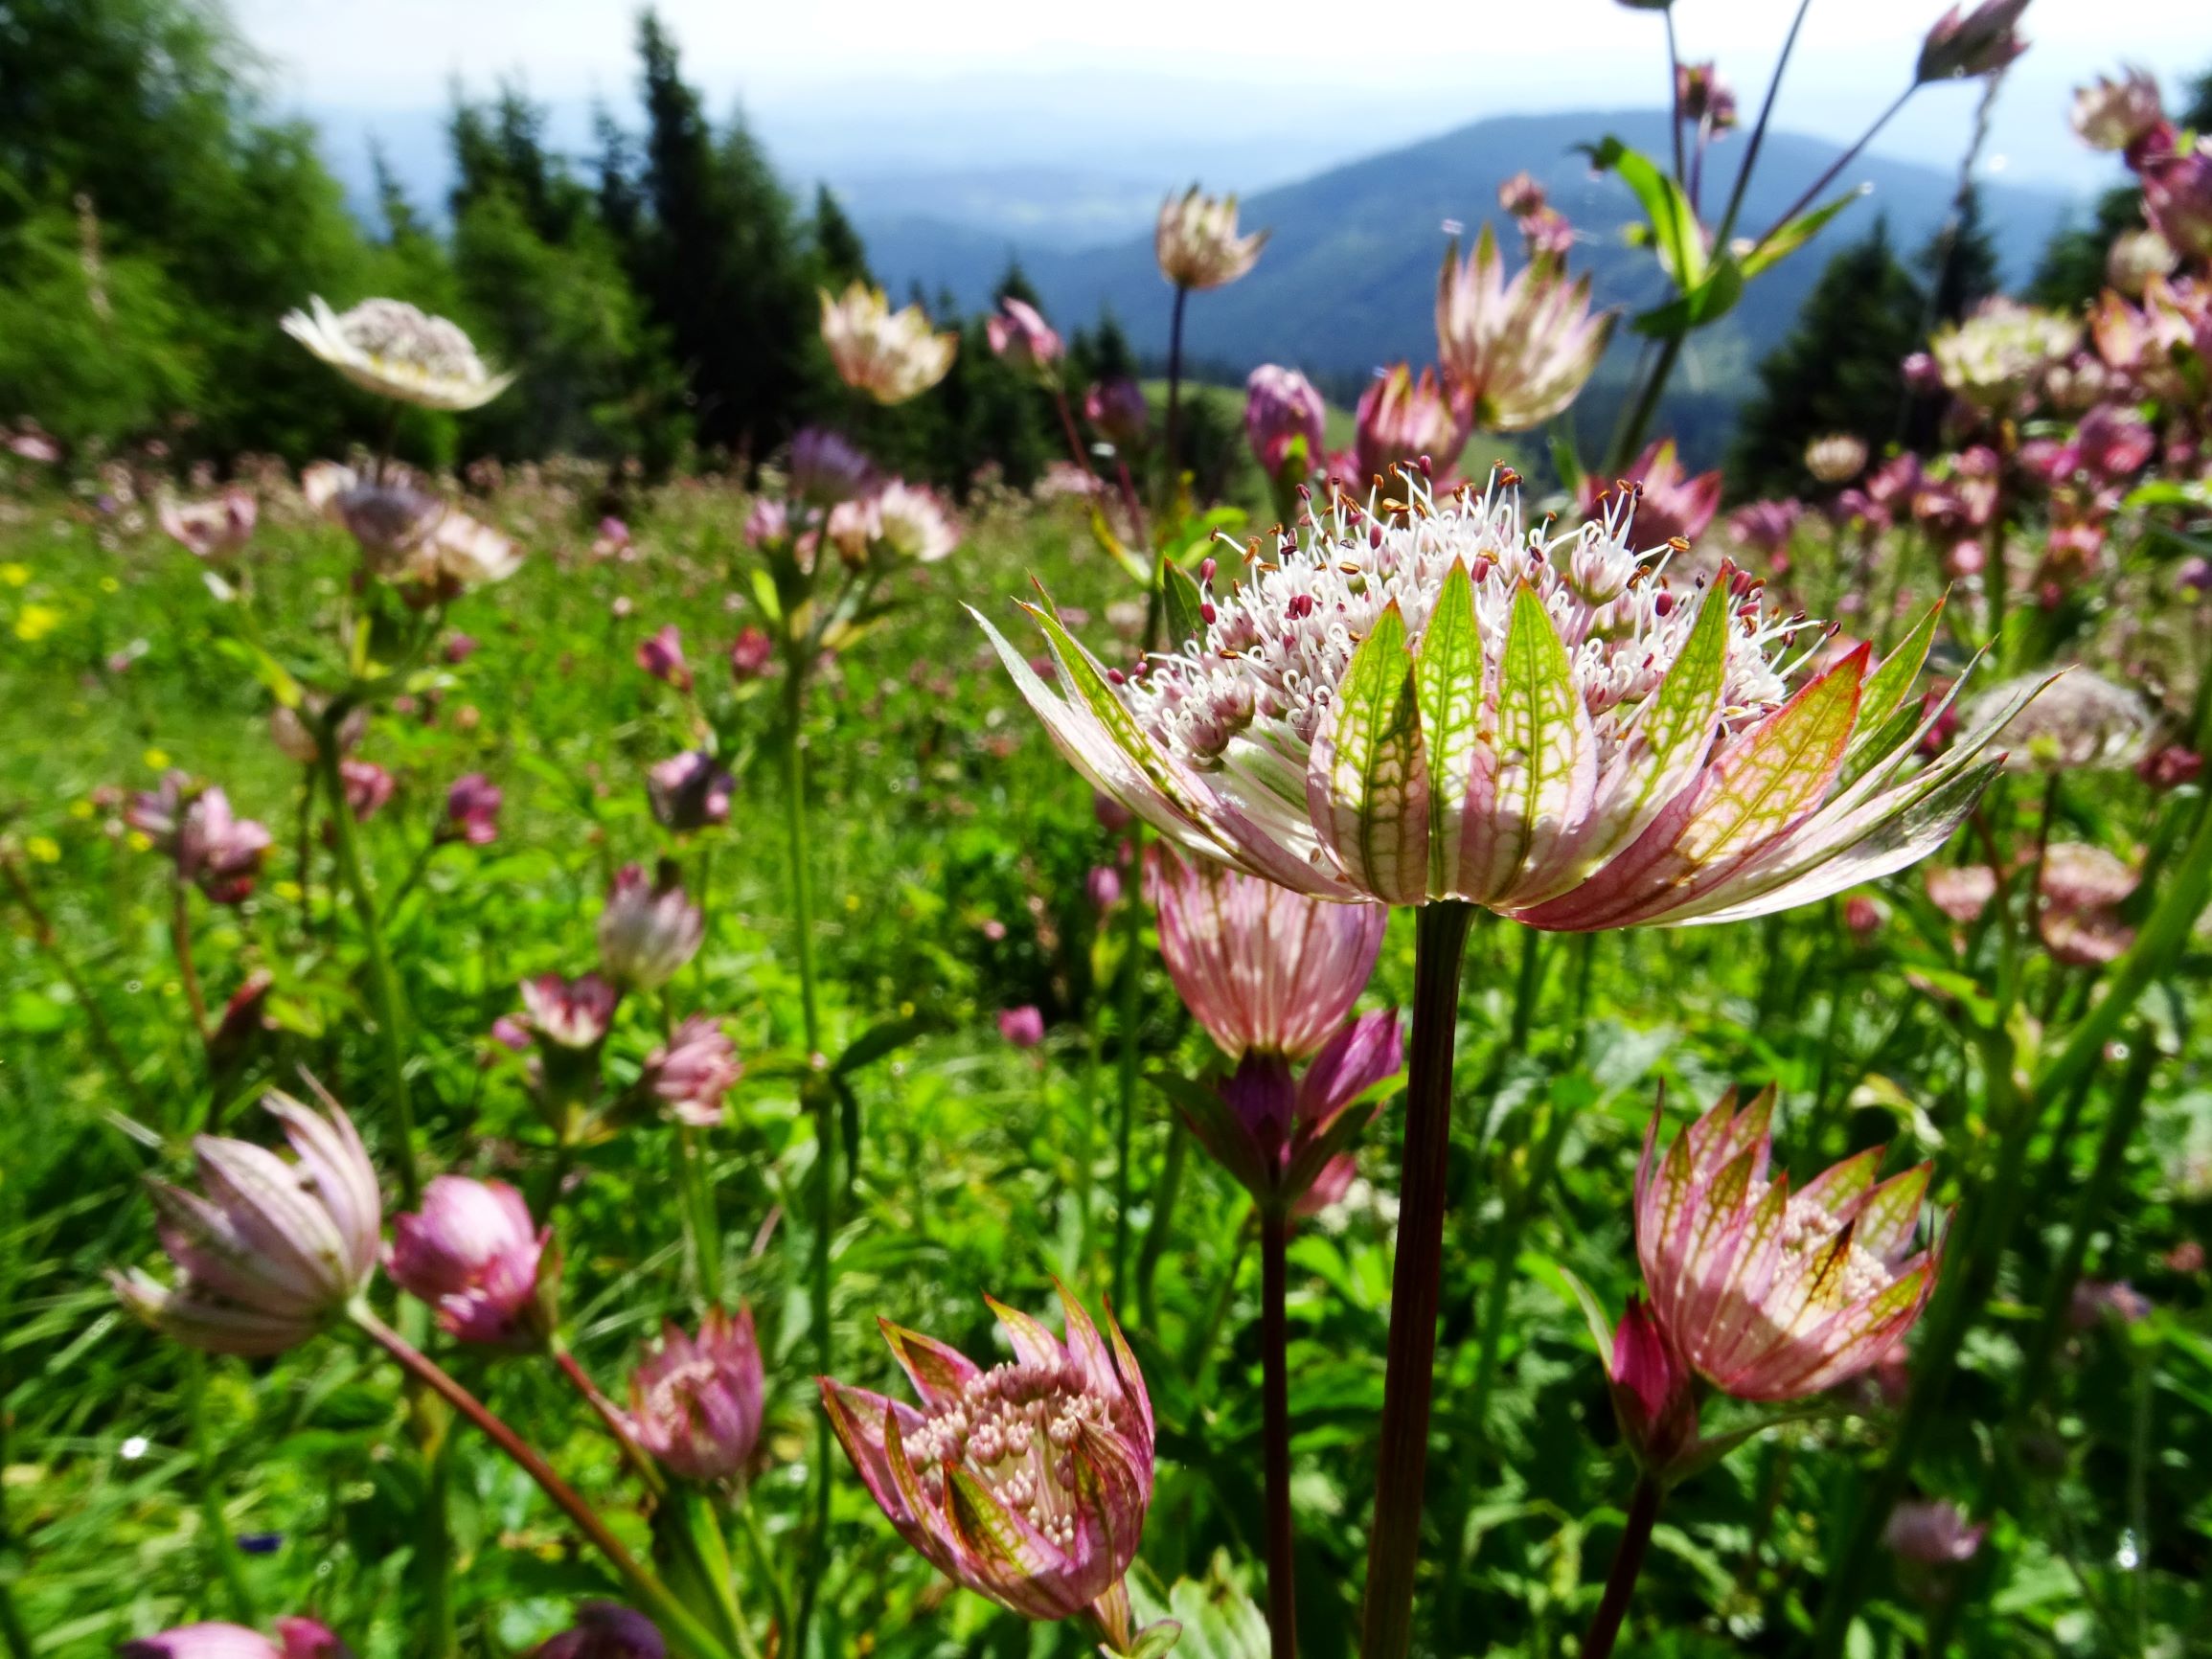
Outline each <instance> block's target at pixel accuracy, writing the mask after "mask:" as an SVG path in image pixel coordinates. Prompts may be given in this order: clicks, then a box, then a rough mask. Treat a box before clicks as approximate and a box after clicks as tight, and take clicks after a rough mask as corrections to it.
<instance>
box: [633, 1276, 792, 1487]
mask: <svg viewBox="0 0 2212 1659" xmlns="http://www.w3.org/2000/svg"><path fill="white" fill-rule="evenodd" d="M765 1394H766V1388H765V1384H764V1379H763V1376H762V1373H761V1346H760V1343H759V1342H758V1340H756V1339H755V1337H754V1335H753V1316H752V1313H751V1311H750V1310H749V1309H745V1308H740V1309H739V1310H738V1313H737V1316H736V1317H735V1318H733V1317H731V1316H730V1315H729V1314H726V1313H724V1312H723V1311H722V1310H721V1309H720V1308H718V1307H710V1308H708V1309H707V1312H706V1317H705V1318H704V1319H702V1320H701V1321H700V1322H699V1333H698V1335H697V1336H696V1338H695V1337H690V1336H686V1335H685V1334H684V1333H683V1332H682V1331H680V1330H678V1329H676V1328H675V1327H674V1326H673V1325H670V1326H666V1327H664V1328H663V1329H662V1332H661V1339H660V1341H659V1343H657V1344H656V1345H655V1346H654V1347H653V1348H651V1349H650V1350H648V1351H647V1353H646V1356H645V1357H644V1358H643V1359H642V1360H640V1361H639V1362H638V1367H637V1370H636V1371H634V1372H632V1373H631V1374H630V1379H629V1399H630V1416H629V1420H630V1428H631V1432H633V1433H634V1434H635V1435H636V1436H637V1441H638V1443H639V1444H640V1445H642V1446H644V1447H645V1449H646V1450H647V1451H649V1452H650V1453H652V1455H653V1459H654V1461H655V1462H656V1463H659V1464H661V1465H663V1466H665V1467H666V1468H667V1469H668V1470H669V1472H670V1473H671V1474H674V1475H678V1476H680V1477H681V1478H683V1479H685V1480H688V1481H698V1482H701V1483H705V1484H712V1483H718V1482H721V1481H728V1480H734V1479H735V1478H736V1477H737V1476H739V1475H741V1474H742V1473H743V1472H744V1468H745V1465H746V1464H748V1463H750V1462H751V1461H752V1456H753V1448H754V1447H755V1446H756V1445H757V1444H759V1443H760V1439H761V1415H762V1411H763V1406H764V1398H765Z"/></svg>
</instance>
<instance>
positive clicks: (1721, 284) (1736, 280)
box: [1630, 253, 1744, 340]
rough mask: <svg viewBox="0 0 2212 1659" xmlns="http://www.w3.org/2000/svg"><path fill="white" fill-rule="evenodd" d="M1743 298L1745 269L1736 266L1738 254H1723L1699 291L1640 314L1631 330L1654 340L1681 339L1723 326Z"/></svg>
mask: <svg viewBox="0 0 2212 1659" xmlns="http://www.w3.org/2000/svg"><path fill="white" fill-rule="evenodd" d="M1743 297H1744V267H1743V266H1742V265H1740V264H1738V263H1737V262H1736V256H1735V255H1734V254H1730V253H1722V254H1721V255H1720V256H1719V257H1718V258H1716V259H1715V260H1714V261H1713V263H1712V268H1711V269H1710V270H1709V271H1708V272H1707V273H1706V274H1705V276H1704V277H1703V278H1702V279H1701V280H1700V281H1699V283H1698V284H1697V285H1696V286H1695V287H1692V288H1688V289H1685V290H1684V291H1683V292H1682V293H1681V294H1679V295H1678V296H1676V298H1675V299H1672V300H1670V301H1668V302H1667V303H1666V304H1665V305H1663V306H1654V307H1652V309H1650V310H1648V311H1641V312H1638V313H1637V315H1636V316H1635V318H1634V319H1633V321H1632V323H1631V325H1630V326H1631V327H1633V328H1634V330H1636V332H1637V333H1639V334H1645V335H1649V336H1650V337H1651V338H1653V339H1654V340H1674V339H1679V338H1680V337H1681V336H1682V335H1684V334H1687V333H1689V332H1691V331H1692V330H1697V329H1702V328H1704V327H1705V326H1706V325H1707V324H1708V323H1717V322H1719V321H1720V320H1721V319H1722V317H1724V316H1726V315H1727V314H1728V313H1729V312H1730V311H1732V310H1734V309H1735V308H1736V302H1737V301H1738V300H1740V299H1742V298H1743Z"/></svg>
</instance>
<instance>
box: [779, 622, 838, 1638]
mask: <svg viewBox="0 0 2212 1659" xmlns="http://www.w3.org/2000/svg"><path fill="white" fill-rule="evenodd" d="M809 669H810V663H809V662H808V661H807V660H806V653H805V652H804V651H795V652H791V653H788V654H787V660H786V663H785V670H784V830H785V835H786V839H787V846H788V852H789V856H790V864H791V927H792V934H793V943H794V945H795V947H796V951H797V955H798V959H799V1015H800V1022H801V1025H802V1027H803V1029H804V1032H805V1035H806V1040H807V1055H808V1057H809V1060H810V1063H811V1062H818V1061H819V1059H820V1057H821V1051H822V1016H821V1009H820V1004H819V1002H818V1000H817V995H816V990H815V979H814V971H815V970H814V894H813V885H812V882H811V881H810V878H809V875H808V871H807V855H808V852H809V841H808V831H807V750H806V741H805V739H806V722H807V681H808V674H809ZM805 1095H806V1098H807V1099H808V1101H809V1102H810V1105H811V1106H812V1109H813V1116H814V1164H815V1170H814V1182H815V1185H814V1249H813V1261H812V1263H811V1268H810V1273H809V1276H808V1297H809V1312H810V1317H811V1319H812V1322H813V1327H814V1330H813V1335H814V1370H815V1373H816V1375H821V1376H828V1375H831V1374H832V1370H833V1368H834V1361H835V1357H836V1354H835V1344H834V1342H833V1340H832V1334H831V1330H830V1307H831V1288H832V1286H831V1270H830V1247H831V1243H832V1239H834V1238H835V1236H836V1231H837V1182H836V1163H837V1120H836V1110H837V1102H836V1097H835V1096H834V1094H832V1091H831V1090H830V1089H829V1087H828V1086H827V1084H826V1081H825V1079H822V1078H820V1077H818V1076H814V1075H812V1074H810V1075H809V1077H808V1079H807V1087H806V1090H805ZM831 1457H832V1434H831V1429H830V1419H829V1417H828V1416H827V1415H826V1414H823V1413H816V1414H815V1422H814V1490H813V1503H812V1506H811V1508H812V1511H813V1525H812V1527H811V1528H810V1530H809V1532H808V1535H807V1541H806V1548H805V1554H804V1557H803V1563H804V1564H803V1567H802V1570H801V1578H800V1583H799V1611H798V1619H797V1622H796V1623H795V1625H793V1627H792V1631H791V1636H792V1647H791V1651H792V1652H794V1653H804V1652H806V1651H807V1632H808V1628H809V1626H810V1625H811V1624H812V1623H813V1616H814V1593H815V1590H816V1588H817V1586H818V1585H819V1583H820V1581H821V1577H822V1566H823V1563H824V1562H825V1561H826V1560H827V1558H828V1554H829V1541H830V1466H831Z"/></svg>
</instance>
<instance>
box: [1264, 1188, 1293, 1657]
mask: <svg viewBox="0 0 2212 1659" xmlns="http://www.w3.org/2000/svg"><path fill="white" fill-rule="evenodd" d="M1289 1239H1290V1218H1289V1216H1287V1215H1285V1214H1284V1213H1283V1211H1282V1209H1281V1207H1280V1206H1277V1205H1273V1204H1269V1205H1266V1206H1265V1207H1264V1208H1263V1209H1262V1211H1261V1214H1260V1376H1261V1410H1262V1417H1263V1428H1262V1436H1261V1443H1262V1453H1261V1456H1262V1461H1263V1462H1264V1463H1265V1465H1266V1502H1267V1632H1268V1637H1269V1643H1268V1649H1267V1650H1268V1652H1269V1653H1270V1654H1271V1655H1272V1656H1273V1659H1297V1654H1298V1595H1297V1584H1296V1577H1295V1567H1294V1565H1293V1563H1292V1561H1291V1542H1292V1530H1291V1523H1290V1352H1289V1351H1290V1325H1289V1314H1288V1299H1289V1277H1290V1276H1289V1259H1288V1247H1289Z"/></svg>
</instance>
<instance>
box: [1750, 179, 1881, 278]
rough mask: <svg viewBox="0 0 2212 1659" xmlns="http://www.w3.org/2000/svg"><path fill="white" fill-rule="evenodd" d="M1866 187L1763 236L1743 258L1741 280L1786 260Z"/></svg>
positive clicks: (1823, 204) (1854, 188)
mask: <svg viewBox="0 0 2212 1659" xmlns="http://www.w3.org/2000/svg"><path fill="white" fill-rule="evenodd" d="M1867 189H1868V187H1867V186H1865V185H1857V186H1854V187H1853V188H1852V189H1850V190H1847V191H1845V192H1844V193H1842V194H1841V195H1839V196H1837V197H1836V199H1835V200H1834V201H1829V202H1823V203H1822V204H1821V205H1820V206H1818V207H1816V208H1810V209H1808V210H1807V211H1806V212H1804V213H1801V214H1799V215H1798V216H1796V217H1795V218H1793V219H1786V220H1784V221H1783V222H1782V223H1781V224H1778V225H1776V226H1775V227H1774V228H1773V229H1772V230H1770V231H1768V232H1767V236H1766V239H1764V240H1762V241H1761V242H1760V243H1759V245H1758V246H1757V247H1755V248H1753V249H1752V250H1751V251H1750V252H1749V253H1747V254H1745V256H1744V258H1743V266H1744V280H1745V282H1749V281H1750V280H1751V279H1752V278H1753V277H1755V276H1757V275H1758V274H1759V273H1760V272H1761V271H1764V270H1766V269H1767V267H1769V266H1770V265H1774V264H1778V263H1780V262H1781V261H1783V260H1786V259H1788V258H1789V257H1790V255H1791V254H1793V253H1795V252H1796V251H1797V250H1798V249H1799V248H1801V247H1803V246H1804V245H1805V244H1806V243H1807V242H1809V241H1811V240H1812V239H1813V238H1814V237H1816V236H1818V235H1819V234H1820V233H1821V232H1822V231H1823V230H1825V229H1826V228H1827V225H1828V221H1829V220H1830V219H1832V218H1834V217H1835V216H1836V215H1837V214H1839V213H1841V212H1842V211H1843V210H1844V209H1845V208H1847V207H1849V206H1850V205H1851V204H1852V203H1853V202H1855V201H1857V200H1858V199H1859V197H1860V196H1862V195H1864V194H1866V193H1867Z"/></svg>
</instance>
